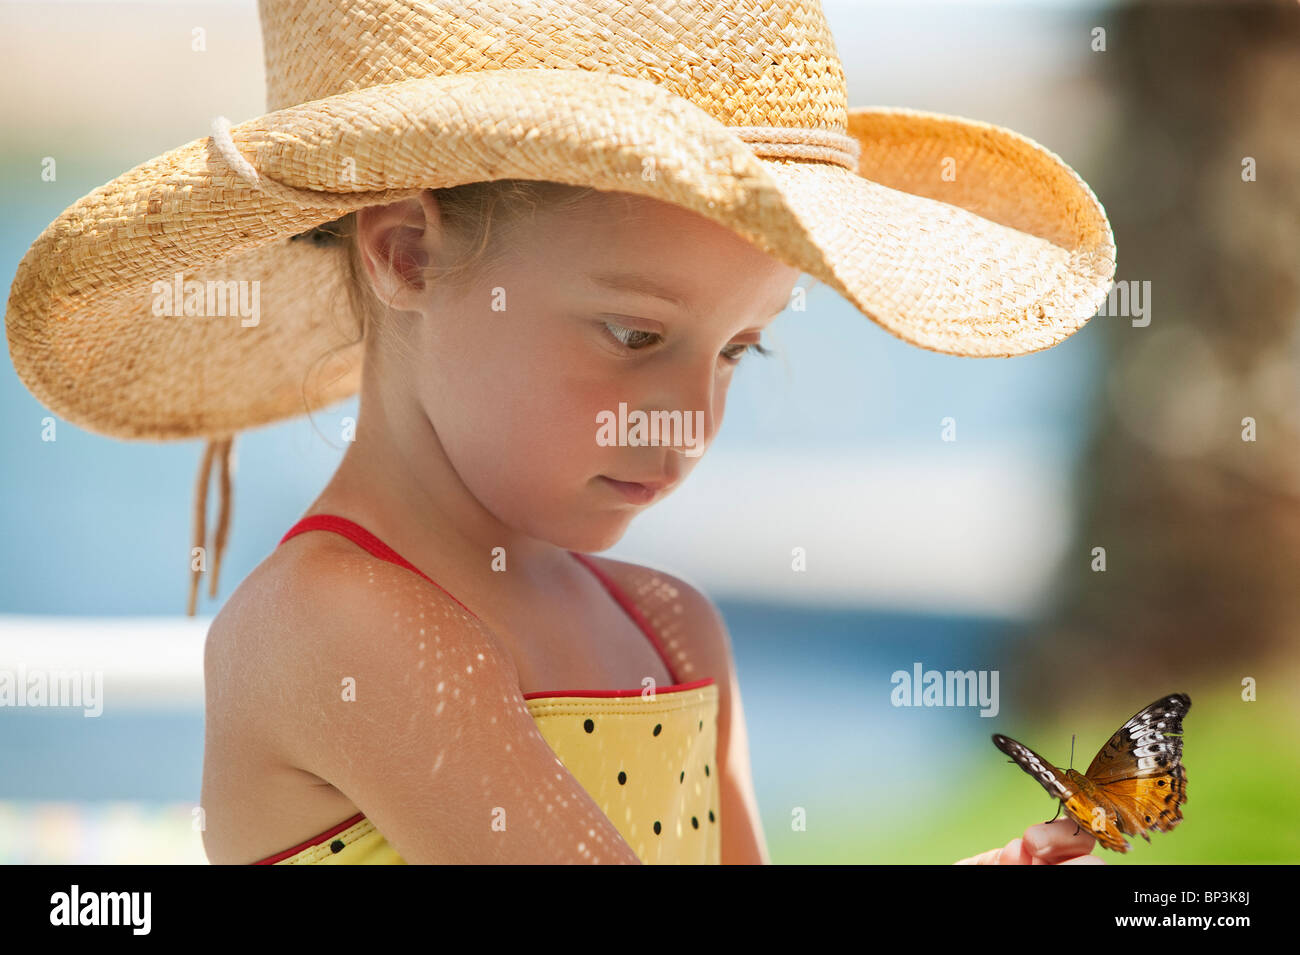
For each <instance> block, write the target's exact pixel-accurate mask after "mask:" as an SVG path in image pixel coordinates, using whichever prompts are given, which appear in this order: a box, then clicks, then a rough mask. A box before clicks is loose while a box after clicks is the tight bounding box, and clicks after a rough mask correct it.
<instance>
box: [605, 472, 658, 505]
mask: <svg viewBox="0 0 1300 955" xmlns="http://www.w3.org/2000/svg"><path fill="white" fill-rule="evenodd" d="M599 477H600V480H602V481H604V482H605V483H606V484H607V485H609V486H610V487H611V488H613V489H614V490H615V491H618V493H619V494H622V495H623V497H624V498H626V499H627V500H629V501H631V502H632V503H633V504H649V503H650V502H651V501H653V500H654V499H655V497H656V496H657V495H658V494H659V489H658V488H655V487H648V486H646V485H644V484H635V483H633V482H631V481H615V480H614V479H613V478H611V477H605V475H603V474H601V475H599Z"/></svg>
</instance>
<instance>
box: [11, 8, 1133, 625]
mask: <svg viewBox="0 0 1300 955" xmlns="http://www.w3.org/2000/svg"><path fill="white" fill-rule="evenodd" d="M260 15H261V20H262V39H263V45H264V53H265V61H266V82H267V106H268V109H269V110H270V111H269V112H267V113H266V114H265V115H262V116H259V117H257V118H256V119H251V120H248V121H246V122H242V123H238V124H235V125H231V124H230V123H228V122H227V121H225V120H224V119H223V118H220V117H218V118H217V120H216V121H215V122H214V123H213V126H212V135H211V136H205V137H204V138H202V139H196V140H194V141H192V142H190V143H187V144H185V145H184V146H179V147H177V148H176V149H173V150H171V151H170V152H167V153H165V154H163V155H162V156H159V157H157V158H156V159H152V160H150V161H148V162H145V163H143V164H141V165H139V166H137V167H136V168H134V169H132V170H131V171H129V172H127V173H124V174H123V175H121V176H119V177H117V178H116V179H114V180H112V181H111V182H109V183H107V184H105V185H103V186H100V187H99V188H98V189H96V190H94V191H93V192H91V193H90V194H89V195H87V196H85V197H83V198H82V199H80V200H78V201H77V202H76V203H75V204H73V205H72V206H70V207H69V208H68V209H67V210H65V211H64V212H63V213H62V214H61V215H60V216H59V217H58V218H57V219H56V220H55V221H54V222H53V223H51V224H50V226H49V227H47V228H46V229H45V230H44V231H43V232H42V233H41V235H40V236H39V237H38V238H37V239H36V241H35V242H34V243H33V244H32V246H31V248H30V249H29V250H28V252H27V254H26V255H25V256H24V257H23V260H22V262H21V263H20V264H19V266H18V271H17V273H16V276H15V278H14V282H13V287H12V290H11V292H10V296H9V305H8V314H7V318H6V328H7V332H8V339H9V349H10V353H11V355H12V357H13V363H14V368H15V369H16V370H17V372H18V375H19V377H20V378H21V379H22V380H23V382H24V384H26V386H27V387H28V388H29V389H30V390H31V391H32V393H33V394H34V395H35V396H36V397H37V398H38V399H39V400H40V401H41V402H43V403H44V404H45V405H46V406H47V407H48V408H49V409H50V410H51V411H53V412H55V413H56V414H59V415H61V416H62V417H63V418H65V419H67V420H68V421H71V422H73V423H75V424H77V425H79V426H81V427H84V428H86V429H88V430H90V431H94V432H97V433H100V434H105V435H110V436H113V437H118V438H125V439H152V440H177V439H186V438H205V439H207V444H206V447H205V454H204V459H203V465H202V467H201V468H200V474H199V480H200V488H199V492H198V495H197V497H198V500H197V502H196V513H195V543H196V546H197V545H202V544H203V542H204V539H205V528H204V524H205V520H204V514H205V511H206V489H207V484H208V474H209V469H210V468H211V466H212V465H213V463H214V462H219V463H220V468H221V495H222V500H221V515H220V517H219V520H218V530H217V535H216V540H215V542H214V546H215V552H216V553H215V561H214V565H213V568H212V570H213V572H212V576H211V579H210V589H209V593H210V595H211V596H214V597H215V596H216V585H217V574H218V572H219V570H220V561H221V554H222V551H223V550H224V547H225V539H226V533H227V528H228V524H229V495H230V487H229V478H230V458H231V447H232V441H233V436H234V435H235V433H237V432H238V431H240V430H242V429H244V428H249V427H255V426H258V425H265V424H270V423H272V422H275V421H279V420H282V419H285V418H289V417H293V416H296V415H301V414H306V413H308V412H310V411H314V410H316V409H318V408H324V407H327V406H329V405H332V404H334V403H336V402H337V401H339V400H341V399H343V398H346V397H348V396H350V395H353V394H355V393H356V392H357V390H358V388H359V386H360V373H361V364H362V362H361V351H360V348H361V346H360V345H356V346H354V347H353V348H350V349H348V348H345V349H343V350H342V351H340V352H339V353H338V354H337V355H336V356H335V358H336V360H337V364H336V369H337V377H336V380H334V381H332V382H331V383H329V384H328V385H327V386H325V387H323V388H322V389H321V390H320V392H319V394H318V395H315V396H313V399H314V400H313V402H312V403H310V404H309V403H308V401H307V398H306V396H304V395H303V394H302V388H301V383H302V380H303V377H304V373H305V372H306V371H307V370H308V365H309V364H311V363H312V362H313V361H315V360H316V359H318V358H319V356H320V355H322V354H324V353H326V352H327V351H329V349H330V348H332V347H334V346H338V345H341V344H343V343H345V342H348V341H351V340H352V339H355V338H356V337H357V330H358V325H357V319H356V318H355V317H354V316H352V315H350V314H349V313H348V311H347V302H348V296H347V295H346V294H345V292H344V285H343V281H344V276H343V275H342V273H341V271H340V270H339V269H338V268H337V267H336V259H335V258H334V257H333V256H331V255H328V254H327V253H325V252H323V251H322V250H321V249H320V248H317V247H316V246H315V245H314V244H313V243H311V242H295V241H292V239H293V238H294V237H295V236H297V235H299V234H301V233H304V232H306V231H308V230H311V229H312V228H314V227H316V226H318V225H321V224H322V223H325V222H329V221H331V220H334V219H337V218H339V217H341V216H343V215H346V214H347V213H349V212H352V211H354V210H357V209H360V208H363V207H365V206H371V205H380V204H387V203H392V202H396V201H398V200H401V199H405V198H409V197H412V196H416V195H418V194H419V193H420V192H421V191H422V190H425V189H429V188H442V187H447V186H455V185H460V184H463V183H469V182H476V181H482V180H495V179H536V180H552V181H557V182H564V183H569V184H573V185H582V186H591V187H595V188H597V189H601V190H615V191H622V192H628V193H633V194H639V195H642V196H647V197H650V198H653V199H658V200H661V201H664V202H669V203H674V204H676V205H678V206H681V207H684V208H686V209H690V210H692V211H694V212H696V213H698V214H699V215H702V216H705V217H707V218H709V219H712V220H714V221H715V222H718V223H720V224H722V225H724V226H726V227H728V228H730V229H732V230H733V231H735V232H736V233H738V234H739V235H741V236H742V237H744V238H746V239H747V240H749V241H750V242H752V243H753V244H755V245H756V246H758V247H759V248H760V249H761V250H763V251H764V252H766V253H768V254H770V255H772V256H774V257H775V258H777V259H779V260H781V261H783V262H784V263H786V264H787V265H790V266H792V267H795V268H798V269H800V270H801V271H803V272H806V273H808V274H810V275H811V276H813V277H814V278H816V279H818V280H820V281H821V282H823V283H824V284H826V285H828V286H830V287H831V288H832V289H834V290H835V291H836V292H838V293H839V294H840V295H842V296H843V297H844V298H845V299H847V300H848V301H849V302H851V303H852V304H853V305H854V306H855V307H857V308H858V309H859V310H860V311H861V312H862V313H863V314H864V315H866V316H867V317H868V318H870V319H871V320H872V321H874V322H876V323H877V324H878V325H880V326H881V327H883V328H884V329H885V330H887V331H888V332H890V333H891V334H893V335H895V336H897V337H898V338H901V339H903V340H904V341H906V342H909V343H911V344H913V345H917V346H919V347H921V348H926V349H930V350H933V351H936V352H944V353H947V354H952V355H968V356H973V357H998V356H1000V357H1009V356H1013V355H1021V354H1025V353H1028V352H1033V351H1038V350H1040V349H1044V348H1049V347H1051V346H1052V345H1055V344H1057V343H1058V342H1060V341H1061V340H1063V339H1064V338H1066V337H1067V336H1069V335H1071V334H1073V333H1074V332H1075V331H1077V330H1078V329H1079V328H1081V327H1082V326H1083V325H1084V324H1085V323H1086V322H1087V321H1088V319H1089V318H1090V317H1091V316H1092V315H1093V314H1094V313H1095V312H1096V311H1097V309H1098V308H1099V307H1100V305H1101V303H1102V301H1103V299H1104V298H1105V297H1106V294H1107V292H1108V290H1109V287H1110V284H1111V279H1112V276H1113V274H1114V271H1115V247H1114V241H1113V239H1112V235H1111V229H1110V224H1109V222H1108V221H1107V219H1106V213H1105V211H1104V210H1103V208H1102V206H1101V204H1100V203H1099V202H1098V200H1097V197H1096V196H1095V195H1094V194H1093V192H1092V190H1091V189H1090V188H1089V187H1088V185H1087V184H1086V183H1085V182H1084V181H1083V180H1082V179H1080V178H1079V176H1078V175H1077V174H1076V173H1075V172H1074V170H1072V169H1071V168H1070V167H1069V166H1068V165H1066V164H1065V163H1064V162H1063V161H1062V160H1061V159H1060V158H1059V157H1057V156H1056V155H1055V154H1054V153H1052V152H1050V151H1048V150H1047V149H1045V148H1044V147H1042V146H1040V145H1039V144H1037V143H1036V142H1034V141H1033V140H1031V139H1028V138H1026V137H1024V136H1021V135H1019V134H1018V133H1015V132H1012V131H1011V130H1008V129H1004V128H1001V127H998V126H993V125H989V124H987V123H982V122H977V121H974V120H969V119H963V118H960V117H956V116H948V115H943V114H937V113H927V112H920V111H916V110H909V109H897V108H886V107H857V108H853V109H850V108H849V106H848V102H847V99H846V92H845V82H844V72H843V69H842V67H841V64H840V60H839V57H838V56H837V54H836V50H835V45H834V41H833V39H832V37H831V33H830V31H829V29H828V27H827V24H826V21H825V19H824V18H823V15H822V12H821V10H820V8H819V6H818V5H817V4H816V3H813V2H809V0H766V2H764V0H729V2H725V0H712V2H711V0H692V2H690V3H684V2H672V0H662V2H658V3H637V2H630V3H628V2H622V3H620V2H610V0H539V2H519V0H512V2H468V0H463V2H456V0H412V2H395V0H260ZM647 170H650V173H649V174H647ZM232 281H233V282H235V283H236V285H234V286H225V285H219V284H209V283H226V282H232ZM191 282H198V283H203V284H202V285H201V286H200V287H201V288H205V289H208V290H212V289H217V290H221V289H230V290H232V291H233V290H236V289H238V290H247V289H250V288H251V289H255V290H257V292H258V301H259V303H260V306H259V307H260V315H259V317H258V318H257V320H256V322H255V323H253V322H251V321H250V320H249V319H248V318H243V319H241V318H240V317H235V316H231V315H230V314H229V313H227V312H224V311H222V312H220V314H217V315H213V314H211V311H209V313H208V314H206V315H195V314H183V313H182V314H179V315H177V314H165V312H166V311H167V309H166V308H165V307H164V308H161V309H160V308H159V307H158V306H159V302H165V301H166V299H167V297H168V293H169V292H170V291H171V289H172V287H173V286H174V287H175V288H181V287H182V284H183V283H191ZM218 307H219V306H218ZM178 309H179V303H177V304H176V308H175V309H173V310H178ZM159 311H162V312H164V314H158V312H159ZM198 575H199V572H198V571H195V572H194V573H193V576H192V578H191V582H190V604H189V613H190V614H193V612H194V597H195V593H196V591H197V587H198Z"/></svg>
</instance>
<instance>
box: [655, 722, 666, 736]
mask: <svg viewBox="0 0 1300 955" xmlns="http://www.w3.org/2000/svg"><path fill="white" fill-rule="evenodd" d="M663 728H664V724H663V723H656V724H655V735H656V736H658V735H659V731H660V730H661V729H663Z"/></svg>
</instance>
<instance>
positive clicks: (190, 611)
mask: <svg viewBox="0 0 1300 955" xmlns="http://www.w3.org/2000/svg"><path fill="white" fill-rule="evenodd" d="M233 444H234V435H228V436H227V437H224V438H211V439H209V440H208V442H207V444H206V445H205V446H204V448H203V460H202V461H201V462H200V464H199V480H198V487H197V489H196V492H195V496H194V547H195V548H202V547H204V546H205V543H206V537H207V526H206V525H207V510H208V479H209V477H210V475H211V473H212V463H213V459H214V458H215V459H218V460H219V461H220V463H221V470H220V471H219V472H218V477H219V480H218V485H217V487H218V491H219V494H220V500H221V503H220V508H219V510H218V512H217V533H216V539H215V540H214V541H213V542H212V548H211V553H212V575H211V576H210V577H209V578H208V596H209V597H212V598H215V597H216V596H217V580H218V578H219V577H220V576H221V556H222V554H223V553H225V550H226V539H227V534H228V531H229V529H230V496H231V495H230V472H231V465H230V455H231V448H232V446H233ZM204 557H205V561H204V563H206V557H207V554H206V553H205V554H204ZM190 562H191V566H190V599H189V606H188V608H187V609H186V616H190V617H192V616H194V609H195V604H196V602H197V599H198V593H199V574H200V573H202V571H200V570H199V568H198V567H196V566H194V553H193V550H191V552H190Z"/></svg>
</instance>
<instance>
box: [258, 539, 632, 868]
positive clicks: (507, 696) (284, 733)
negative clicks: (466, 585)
mask: <svg viewBox="0 0 1300 955" xmlns="http://www.w3.org/2000/svg"><path fill="white" fill-rule="evenodd" d="M371 579H373V582H370V581H371ZM296 581H304V584H302V585H300V584H299V583H297V582H295V583H294V584H292V585H291V586H289V587H288V588H287V590H289V591H291V592H290V593H281V594H280V595H278V596H277V601H278V603H277V606H276V608H275V609H276V613H275V614H274V615H267V618H266V619H264V621H263V624H262V626H263V629H264V630H265V629H267V628H268V627H269V628H271V629H272V630H273V633H272V636H273V637H274V639H271V640H268V641H266V643H267V645H269V646H272V647H274V648H276V649H275V652H274V659H272V660H270V661H267V662H268V664H269V666H268V667H267V671H268V672H267V673H266V680H267V682H268V683H273V684H274V685H275V688H276V689H277V690H278V691H279V693H280V694H282V702H280V703H279V704H278V705H277V706H276V722H277V724H278V725H277V727H276V730H277V736H278V738H279V739H280V740H281V741H282V745H283V747H284V758H285V760H286V762H288V763H289V764H290V765H295V766H298V767H300V768H302V769H304V770H306V771H307V772H310V773H314V774H315V775H317V776H319V777H320V778H321V779H324V780H326V781H327V782H329V783H331V784H332V785H333V786H335V787H336V788H337V789H338V790H339V791H340V792H341V793H343V794H344V795H345V796H347V797H348V798H349V799H350V800H351V801H352V802H353V804H354V805H356V807H357V808H358V809H359V810H360V811H361V812H363V813H365V815H366V817H367V818H369V819H370V821H371V822H373V823H374V825H375V827H376V828H377V829H378V830H379V831H380V832H381V833H383V835H384V837H385V838H386V839H387V840H388V842H389V843H391V844H392V846H393V848H394V849H396V850H397V852H398V853H399V854H400V855H401V856H402V858H403V859H404V860H405V861H406V862H408V863H412V864H427V863H453V864H465V863H525V864H537V863H541V864H549V863H579V864H581V863H593V862H598V863H605V864H608V863H630V864H633V865H637V864H640V860H639V859H638V858H637V856H636V854H635V852H633V850H632V848H631V847H630V846H629V845H628V844H627V842H626V841H624V839H623V837H622V836H621V835H620V834H619V832H618V830H617V829H616V828H615V827H614V824H613V823H612V822H610V821H609V819H608V817H606V816H605V814H604V813H603V812H602V811H601V809H600V807H599V805H597V804H596V802H595V801H594V800H593V799H592V798H591V796H589V795H588V794H587V791H586V790H585V789H584V788H583V787H582V784H581V783H579V782H578V781H577V779H575V778H574V777H573V776H572V774H570V773H569V772H568V771H567V770H566V769H565V768H564V766H563V765H562V764H561V763H560V761H559V759H557V758H556V755H555V753H554V752H553V751H552V750H551V748H550V746H549V745H548V744H547V742H546V740H545V739H544V738H543V736H542V735H541V733H540V731H539V730H538V729H537V725H536V723H535V721H534V720H533V718H532V716H531V715H530V714H529V712H528V709H527V707H526V705H525V701H524V699H523V696H522V695H521V694H520V691H519V678H518V673H517V670H516V668H515V665H514V661H513V660H512V658H511V657H510V655H509V653H507V652H506V651H505V650H504V649H502V648H501V647H500V644H499V641H498V640H497V638H496V637H495V636H494V635H493V634H492V633H491V632H490V631H488V630H487V628H486V627H484V626H483V625H481V624H480V623H479V622H478V621H476V620H474V619H472V618H468V617H466V616H465V615H464V613H463V612H462V611H461V610H460V608H459V607H457V606H456V605H455V604H454V603H453V602H452V600H451V599H450V598H448V597H444V596H442V595H440V594H438V593H436V592H435V591H434V590H433V588H430V587H428V586H426V585H424V584H423V583H422V582H421V581H419V580H418V579H417V578H416V577H415V576H414V575H413V574H411V572H410V571H408V570H406V569H404V568H401V567H397V566H394V565H392V564H387V563H383V562H380V561H369V562H364V561H363V562H362V563H360V564H358V565H356V566H352V564H351V562H350V561H345V560H337V559H336V560H334V561H331V562H329V563H325V562H321V563H319V564H315V565H313V566H311V567H310V568H308V569H306V570H305V571H304V573H302V574H299V575H297V577H296ZM435 625H436V629H435ZM421 627H423V628H424V630H425V632H424V633H423V634H421V632H420V629H421ZM290 841H292V840H290Z"/></svg>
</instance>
